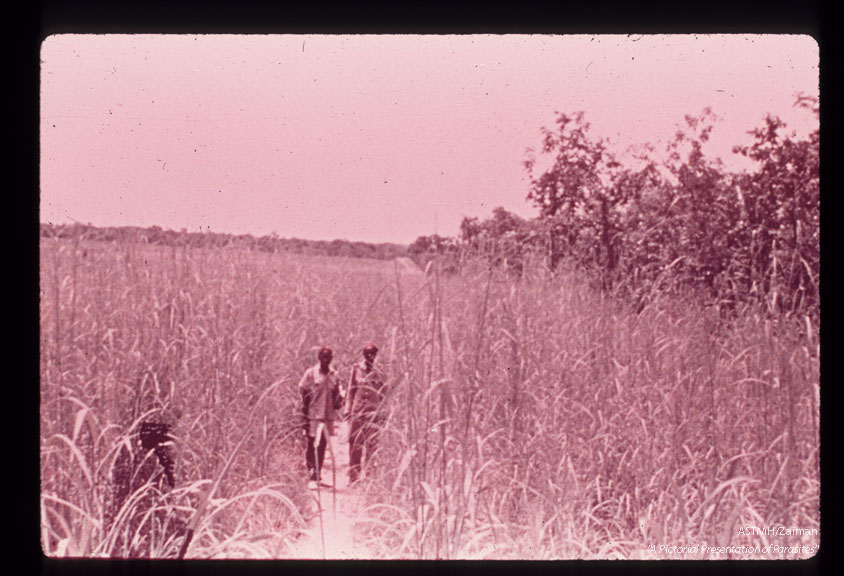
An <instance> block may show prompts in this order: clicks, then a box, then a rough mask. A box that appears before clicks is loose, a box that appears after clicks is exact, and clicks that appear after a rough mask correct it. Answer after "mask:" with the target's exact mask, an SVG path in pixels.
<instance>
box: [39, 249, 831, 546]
mask: <svg viewBox="0 0 844 576" xmlns="http://www.w3.org/2000/svg"><path fill="white" fill-rule="evenodd" d="M368 340H374V341H376V342H378V343H379V346H380V347H381V353H380V354H379V360H378V361H379V363H380V364H382V366H383V367H384V368H385V369H386V370H387V372H388V373H389V374H390V377H391V382H392V384H393V390H392V392H391V394H390V395H389V396H388V400H387V408H388V409H389V412H390V416H389V418H388V420H387V424H386V425H385V428H384V430H383V431H382V434H381V438H380V448H379V450H378V452H377V453H376V454H375V455H374V461H373V464H372V465H371V466H370V467H369V468H368V469H367V470H366V476H365V478H364V481H363V482H362V485H361V487H360V488H359V490H360V493H361V494H362V498H363V499H364V502H365V506H364V510H363V512H362V514H361V516H360V518H359V519H358V522H357V524H356V533H357V537H358V538H359V539H360V543H361V544H362V545H363V546H365V548H366V549H368V550H370V551H371V553H372V555H373V557H389V558H396V557H398V558H530V559H543V558H583V557H586V558H595V557H648V556H649V554H651V553H650V552H649V551H648V546H649V545H651V544H653V545H660V544H664V545H672V544H681V545H689V544H700V543H702V542H706V543H708V544H710V545H715V544H720V545H741V544H766V543H767V544H774V543H778V544H788V545H791V546H793V545H796V544H798V543H799V544H806V545H813V544H817V543H818V541H819V540H818V537H817V536H816V535H814V536H811V535H805V536H800V537H794V536H789V537H788V538H786V539H783V538H781V537H775V536H768V535H765V534H762V535H759V534H757V535H747V534H744V533H742V532H740V530H739V528H741V527H743V526H759V527H765V526H773V525H782V526H786V527H795V528H801V529H808V530H811V529H818V528H819V522H820V519H819V506H818V496H819V488H820V486H819V484H820V480H819V440H818V419H819V385H820V380H819V362H820V360H819V353H820V349H819V344H818V326H816V325H814V324H812V322H811V320H809V319H808V318H797V317H786V316H781V315H771V314H769V313H768V311H766V310H761V309H753V308H747V309H743V310H739V311H737V313H736V315H735V317H734V318H733V319H731V320H729V321H725V320H724V319H722V318H721V317H720V316H719V315H718V314H717V313H715V312H714V311H713V310H712V308H711V307H707V306H704V305H703V304H702V303H701V302H699V301H698V300H697V299H696V298H695V297H694V296H693V295H688V294H670V293H662V294H656V295H653V297H652V298H651V299H650V300H649V304H648V305H647V306H646V307H645V308H644V309H643V310H641V311H640V313H638V314H637V313H636V312H635V310H632V309H631V308H630V307H628V306H627V305H626V304H625V303H624V302H622V301H619V300H614V299H612V298H610V297H609V296H607V295H601V293H600V292H596V291H594V290H592V289H590V288H589V287H588V285H586V284H585V283H584V282H582V281H581V280H580V279H579V278H578V277H576V276H574V275H569V274H565V273H562V272H558V273H556V274H551V273H549V272H548V271H547V270H545V269H543V268H542V266H541V265H529V266H526V267H525V271H524V273H523V274H522V276H521V277H520V278H516V277H512V276H508V275H507V274H505V273H503V272H500V271H497V270H490V269H489V268H487V267H484V266H478V267H476V268H473V267H472V265H471V264H468V265H467V266H465V267H464V270H463V271H462V272H461V274H457V275H455V274H445V273H444V272H443V271H442V270H441V268H440V266H439V263H438V262H437V261H434V262H432V263H431V264H430V265H429V267H428V269H427V270H426V272H425V274H424V275H421V274H420V275H408V274H403V273H400V271H399V269H398V267H394V268H393V267H390V266H387V265H385V264H384V263H376V262H368V261H364V260H352V259H349V260H344V259H342V258H307V257H301V256H292V255H286V254H271V253H257V252H251V251H248V250H242V249H202V248H189V247H184V248H172V247H171V248H158V247H152V246H147V245H144V244H142V243H137V242H124V243H111V244H108V243H102V242H87V241H86V240H85V239H80V238H76V239H75V240H73V241H67V240H58V239H47V238H45V239H42V244H41V494H42V546H43V549H44V551H45V553H46V554H48V555H50V556H63V555H70V556H99V555H102V556H151V557H175V556H178V554H179V552H180V551H182V550H183V549H185V550H184V551H185V554H186V556H188V557H227V556H245V557H283V556H284V555H285V551H286V550H288V549H289V548H288V547H289V545H290V544H291V543H292V542H293V541H294V540H295V539H296V538H297V537H298V535H299V534H300V532H301V531H302V530H304V528H305V525H306V524H307V522H308V520H309V517H308V515H309V512H307V510H308V506H307V502H306V498H305V495H304V493H305V490H304V489H303V481H304V462H303V460H304V458H303V453H302V450H303V449H304V446H303V445H302V438H301V430H300V428H299V423H298V420H297V413H296V391H295V384H296V382H297V380H298V378H299V376H300V375H301V372H302V371H303V370H304V369H305V368H306V367H307V366H309V365H311V364H312V363H313V362H314V361H315V360H314V350H315V347H318V346H320V345H330V346H332V347H333V348H334V350H335V361H334V364H335V366H337V367H338V368H340V369H341V371H343V372H344V373H346V371H347V370H348V368H349V367H350V366H351V364H352V363H353V362H354V361H356V360H357V359H358V356H359V354H360V348H361V347H362V345H363V344H364V343H365V342H366V341H368ZM273 386H274V388H272V387H273ZM174 413H175V414H179V415H180V416H179V418H178V421H177V423H176V425H175V428H174V434H175V436H176V442H175V444H176V446H177V447H178V452H179V456H178V465H177V483H176V487H175V488H173V489H169V487H167V486H166V485H165V483H164V482H162V478H161V477H158V476H156V475H155V474H154V473H151V471H154V470H155V469H156V465H157V463H156V462H155V461H154V456H151V455H150V454H142V453H140V452H141V451H140V448H139V446H138V444H137V442H136V440H135V435H134V434H135V431H136V429H137V427H138V426H139V423H140V422H141V421H143V420H144V419H145V418H147V417H149V416H150V415H157V414H174ZM127 454H128V456H127ZM126 458H129V460H128V461H129V462H131V463H132V466H134V468H133V469H134V470H135V471H136V476H137V482H135V483H133V484H131V485H130V490H128V493H127V494H125V495H122V496H121V497H120V498H117V497H116V496H115V494H116V490H115V486H114V474H113V472H114V469H115V467H116V466H119V465H120V463H121V462H124V460H125V459H126ZM124 463H125V462H124ZM144 466H147V468H144ZM188 533H190V535H191V536H190V539H189V541H188ZM186 541H188V545H187V546H185V542H186ZM803 555H805V554H803ZM702 557H707V556H705V555H703V556H702ZM742 557H744V556H742ZM765 557H771V556H770V555H768V556H765Z"/></svg>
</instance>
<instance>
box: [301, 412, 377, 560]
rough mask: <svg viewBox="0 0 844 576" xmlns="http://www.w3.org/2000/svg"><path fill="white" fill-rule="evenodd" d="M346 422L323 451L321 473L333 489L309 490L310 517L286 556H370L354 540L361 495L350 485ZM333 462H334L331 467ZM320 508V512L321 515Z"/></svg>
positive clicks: (347, 558) (343, 557) (342, 558)
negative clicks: (301, 533) (309, 520)
mask: <svg viewBox="0 0 844 576" xmlns="http://www.w3.org/2000/svg"><path fill="white" fill-rule="evenodd" d="M348 438H349V425H348V423H346V422H343V423H342V424H340V426H338V427H337V434H336V435H335V436H334V437H332V438H331V446H330V447H328V448H327V449H326V451H325V462H324V463H323V472H322V476H323V479H324V480H327V481H328V482H333V484H334V488H331V487H326V486H320V487H319V489H318V490H311V491H310V493H311V495H312V500H311V509H310V510H309V511H307V512H308V513H310V514H311V515H313V519H312V520H311V522H310V524H309V525H308V527H307V529H306V530H305V532H304V534H303V535H302V536H301V537H300V538H299V539H298V540H297V541H296V542H295V543H294V544H292V545H291V547H290V550H289V552H288V555H287V556H286V557H287V558H291V559H317V560H322V559H326V560H358V559H369V558H372V555H371V554H370V553H369V552H368V551H367V550H366V549H365V548H363V547H361V546H360V545H359V544H358V543H356V542H355V530H354V528H355V522H356V518H359V517H360V513H359V512H360V509H361V501H360V500H361V498H360V495H359V494H358V493H357V492H356V490H354V489H352V488H349V444H348ZM332 457H333V458H334V461H333V462H332ZM332 463H333V464H334V466H333V468H332ZM320 510H321V512H322V513H321V514H320Z"/></svg>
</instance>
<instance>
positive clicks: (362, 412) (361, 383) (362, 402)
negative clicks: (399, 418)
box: [347, 343, 387, 484]
mask: <svg viewBox="0 0 844 576" xmlns="http://www.w3.org/2000/svg"><path fill="white" fill-rule="evenodd" d="M377 355H378V347H377V346H376V345H375V344H372V343H370V344H367V345H366V347H365V348H364V349H363V360H361V361H360V362H358V363H357V364H355V365H354V366H353V367H352V376H351V378H350V380H349V389H348V396H349V402H348V408H347V414H348V416H349V419H350V420H351V424H350V430H349V483H350V484H354V483H355V482H357V480H358V478H360V475H361V459H362V457H363V454H364V453H366V463H368V462H369V461H370V459H371V458H372V455H373V454H374V453H375V448H376V446H377V442H378V432H379V430H380V428H381V426H383V424H384V420H385V419H386V418H385V414H384V410H383V404H384V394H385V392H386V391H387V390H386V378H385V376H384V373H383V372H382V371H381V370H380V368H378V367H377V366H375V357H376V356H377Z"/></svg>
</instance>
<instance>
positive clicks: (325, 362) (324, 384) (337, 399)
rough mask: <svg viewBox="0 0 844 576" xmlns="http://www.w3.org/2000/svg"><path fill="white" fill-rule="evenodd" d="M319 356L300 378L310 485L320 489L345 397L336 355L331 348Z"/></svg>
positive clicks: (321, 351) (322, 349)
mask: <svg viewBox="0 0 844 576" xmlns="http://www.w3.org/2000/svg"><path fill="white" fill-rule="evenodd" d="M318 358H319V363H318V364H316V365H314V366H311V367H310V368H308V369H307V370H306V371H305V373H304V375H302V379H301V380H300V381H299V393H300V394H301V397H302V416H303V426H304V432H305V435H306V436H307V439H308V441H307V448H306V449H305V464H306V466H307V469H308V480H309V481H308V487H309V488H316V483H317V482H320V481H321V474H320V472H321V470H322V463H323V460H324V459H325V447H326V445H327V442H328V437H329V436H334V422H335V421H336V420H337V415H338V412H339V410H340V408H341V407H342V405H343V400H344V397H345V394H344V391H343V388H342V386H340V379H339V377H338V374H337V372H336V371H335V370H334V369H333V368H331V360H332V359H333V358H334V353H333V352H332V350H331V348H321V349H320V351H319V354H318Z"/></svg>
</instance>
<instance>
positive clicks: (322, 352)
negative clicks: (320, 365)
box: [317, 346, 334, 358]
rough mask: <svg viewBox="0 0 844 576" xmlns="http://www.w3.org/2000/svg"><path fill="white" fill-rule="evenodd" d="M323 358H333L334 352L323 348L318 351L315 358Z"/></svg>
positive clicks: (325, 347)
mask: <svg viewBox="0 0 844 576" xmlns="http://www.w3.org/2000/svg"><path fill="white" fill-rule="evenodd" d="M323 356H330V357H332V358H333V357H334V351H333V350H332V349H331V348H329V347H327V346H323V347H322V348H320V349H319V353H318V354H317V358H322V357H323Z"/></svg>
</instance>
